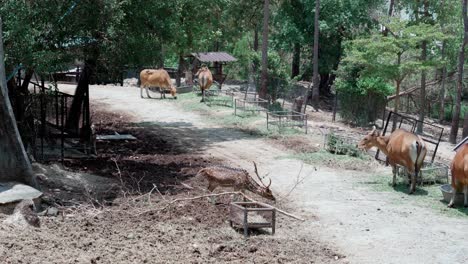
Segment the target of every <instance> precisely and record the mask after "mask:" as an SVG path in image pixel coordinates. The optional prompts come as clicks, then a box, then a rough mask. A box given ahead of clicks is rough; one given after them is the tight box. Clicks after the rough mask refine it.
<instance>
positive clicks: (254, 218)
mask: <svg viewBox="0 0 468 264" xmlns="http://www.w3.org/2000/svg"><path fill="white" fill-rule="evenodd" d="M229 215H230V219H229V224H230V225H231V227H234V226H237V227H241V228H243V229H244V237H247V236H248V235H249V228H250V229H258V228H271V234H272V235H274V234H275V224H276V209H275V208H273V207H271V206H268V205H266V204H260V203H256V202H233V203H231V205H230V208H229Z"/></svg>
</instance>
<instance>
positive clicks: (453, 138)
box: [450, 0, 468, 144]
mask: <svg viewBox="0 0 468 264" xmlns="http://www.w3.org/2000/svg"><path fill="white" fill-rule="evenodd" d="M467 1H468V0H462V14H463V24H464V34H463V42H462V44H461V47H460V53H459V55H458V78H457V97H456V103H455V111H453V117H452V127H451V129H450V143H452V144H455V143H456V142H457V135H458V128H459V124H460V109H461V96H462V92H463V70H464V62H465V47H466V45H467V44H468V17H467V12H466V9H467Z"/></svg>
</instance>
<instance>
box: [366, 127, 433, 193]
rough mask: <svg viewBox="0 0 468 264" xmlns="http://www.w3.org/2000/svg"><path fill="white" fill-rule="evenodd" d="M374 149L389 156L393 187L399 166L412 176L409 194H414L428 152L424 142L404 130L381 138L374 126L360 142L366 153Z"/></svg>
mask: <svg viewBox="0 0 468 264" xmlns="http://www.w3.org/2000/svg"><path fill="white" fill-rule="evenodd" d="M372 147H377V148H378V149H379V150H380V151H382V152H383V153H384V154H385V155H386V156H387V159H388V163H389V164H390V165H391V166H392V172H393V182H392V185H393V186H395V185H396V173H397V165H401V166H403V167H405V168H406V169H407V170H408V172H409V173H410V174H411V185H410V189H409V194H412V193H414V192H415V191H416V178H417V177H418V174H419V173H420V172H421V167H422V165H423V163H424V158H425V157H426V152H427V148H426V144H425V143H424V140H423V139H422V138H421V137H420V136H418V135H415V134H413V133H410V132H408V131H405V130H403V129H397V130H395V131H394V132H393V133H391V134H390V135H389V136H381V135H380V133H379V132H378V131H377V130H376V128H375V126H374V129H373V130H372V131H371V132H370V133H369V134H367V136H366V137H364V138H363V139H362V140H361V142H359V148H361V149H364V150H366V151H367V150H369V149H370V148H372Z"/></svg>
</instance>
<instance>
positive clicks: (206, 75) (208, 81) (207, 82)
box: [195, 65, 213, 102]
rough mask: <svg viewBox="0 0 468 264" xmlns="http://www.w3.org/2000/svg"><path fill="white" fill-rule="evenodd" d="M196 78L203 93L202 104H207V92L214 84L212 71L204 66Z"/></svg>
mask: <svg viewBox="0 0 468 264" xmlns="http://www.w3.org/2000/svg"><path fill="white" fill-rule="evenodd" d="M195 76H198V83H199V85H200V89H201V91H202V99H201V101H200V102H205V91H206V90H208V89H210V87H211V85H212V84H213V75H212V74H211V71H210V69H208V67H206V66H205V65H203V66H202V67H201V68H200V69H199V70H198V71H197V73H196V74H195Z"/></svg>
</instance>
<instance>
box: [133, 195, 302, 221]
mask: <svg viewBox="0 0 468 264" xmlns="http://www.w3.org/2000/svg"><path fill="white" fill-rule="evenodd" d="M228 194H237V195H242V196H243V197H244V198H245V199H247V200H249V201H251V202H255V203H258V204H260V205H263V206H267V207H273V208H274V209H275V210H276V211H278V212H279V213H281V214H284V215H286V216H288V217H291V218H294V219H296V220H299V221H305V220H304V219H302V218H300V217H298V216H295V215H293V214H291V213H288V212H286V211H283V210H281V209H278V208H276V207H274V206H272V205H270V204H266V203H262V202H257V201H255V200H254V199H252V198H250V197H248V196H247V195H245V194H243V193H241V192H223V193H216V194H206V195H200V196H195V197H190V198H178V199H175V200H172V201H170V202H169V203H168V204H167V205H166V206H164V207H162V208H159V209H150V210H146V211H143V212H141V213H139V214H137V215H136V216H141V215H143V214H146V213H149V212H154V211H164V210H166V209H167V208H168V207H170V206H171V205H172V204H174V203H177V202H183V201H193V200H198V199H203V198H207V197H216V196H223V195H228Z"/></svg>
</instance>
